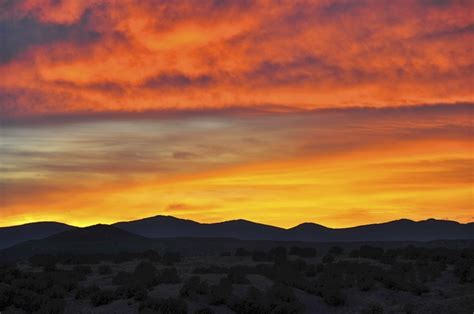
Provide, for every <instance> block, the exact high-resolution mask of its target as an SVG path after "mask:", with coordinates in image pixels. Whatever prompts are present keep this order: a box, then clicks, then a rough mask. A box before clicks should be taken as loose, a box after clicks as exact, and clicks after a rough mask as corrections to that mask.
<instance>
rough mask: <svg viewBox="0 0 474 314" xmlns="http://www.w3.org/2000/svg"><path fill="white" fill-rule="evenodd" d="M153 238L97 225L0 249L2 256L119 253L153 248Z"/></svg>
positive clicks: (0, 256)
mask: <svg viewBox="0 0 474 314" xmlns="http://www.w3.org/2000/svg"><path fill="white" fill-rule="evenodd" d="M154 242H156V241H154V240H152V239H148V238H146V237H143V236H140V235H136V234H133V233H130V232H127V231H125V230H122V229H119V228H116V227H113V226H109V225H94V226H90V227H86V228H75V229H72V230H68V231H64V232H60V233H58V234H55V235H52V236H49V237H47V238H44V239H41V240H30V241H25V242H22V243H20V244H17V245H14V246H12V247H9V248H7V249H4V250H2V251H0V258H8V257H15V258H19V257H27V256H31V255H34V254H46V253H47V254H51V253H74V254H79V253H117V252H125V251H136V250H144V249H148V248H152V247H154Z"/></svg>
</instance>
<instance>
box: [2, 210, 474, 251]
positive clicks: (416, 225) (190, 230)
mask: <svg viewBox="0 0 474 314" xmlns="http://www.w3.org/2000/svg"><path fill="white" fill-rule="evenodd" d="M64 230H68V231H65V232H61V231H64ZM53 233H56V235H52V234H53ZM51 235H52V236H51ZM48 236H49V237H48ZM45 237H48V238H47V239H45V240H47V244H48V245H47V247H49V248H52V249H54V250H55V251H60V250H61V249H64V250H68V249H69V248H74V249H78V250H80V249H81V248H86V247H88V246H96V247H97V251H100V250H101V249H108V250H110V249H117V250H118V249H120V248H124V249H125V248H127V245H128V247H145V246H146V245H152V244H150V243H151V242H150V241H151V239H150V238H208V239H212V238H216V239H217V238H234V239H240V240H273V241H305V242H355V241H359V242H361V241H371V242H373V241H434V240H465V239H467V240H468V239H474V223H468V224H461V223H458V222H455V221H447V220H435V219H428V220H423V221H418V222H415V221H412V220H408V219H401V220H396V221H391V222H386V223H380V224H371V225H364V226H358V227H352V228H341V229H333V228H328V227H325V226H321V225H318V224H314V223H303V224H300V225H298V226H296V227H293V228H290V229H283V228H278V227H274V226H269V225H264V224H259V223H254V222H251V221H247V220H241V219H240V220H232V221H225V222H220V223H210V224H205V223H198V222H195V221H192V220H185V219H179V218H175V217H171V216H155V217H150V218H145V219H140V220H135V221H129V222H119V223H116V224H113V225H111V226H108V225H96V226H92V227H87V228H76V227H72V226H68V225H64V224H59V223H37V224H28V225H21V226H16V227H8V228H0V240H1V244H2V246H3V247H4V248H5V247H8V246H12V245H14V244H18V242H20V241H22V240H33V239H38V238H45ZM168 242H170V241H168ZM156 243H157V242H156V241H155V242H153V245H156ZM170 243H171V242H170ZM39 244H41V245H43V244H44V243H43V242H38V241H29V242H27V243H26V244H25V243H21V244H19V245H16V246H15V247H19V246H22V245H27V246H28V245H29V246H31V249H33V248H34V245H39ZM0 248H1V247H0Z"/></svg>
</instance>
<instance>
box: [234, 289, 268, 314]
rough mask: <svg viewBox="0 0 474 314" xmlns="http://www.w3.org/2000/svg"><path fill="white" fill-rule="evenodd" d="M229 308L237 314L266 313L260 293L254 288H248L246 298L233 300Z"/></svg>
mask: <svg viewBox="0 0 474 314" xmlns="http://www.w3.org/2000/svg"><path fill="white" fill-rule="evenodd" d="M230 308H231V309H232V310H233V311H234V312H236V313H237V314H248V313H254V314H259V313H267V312H268V309H267V307H266V304H265V300H264V296H263V294H262V292H261V291H260V290H258V289H257V288H255V287H249V289H248V290H247V294H246V296H245V297H243V298H241V299H236V300H234V302H233V303H232V304H231V306H230Z"/></svg>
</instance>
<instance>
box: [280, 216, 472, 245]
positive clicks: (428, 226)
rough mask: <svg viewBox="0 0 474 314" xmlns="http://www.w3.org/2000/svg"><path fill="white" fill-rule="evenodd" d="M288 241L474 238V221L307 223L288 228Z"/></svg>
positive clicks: (405, 220)
mask: <svg viewBox="0 0 474 314" xmlns="http://www.w3.org/2000/svg"><path fill="white" fill-rule="evenodd" d="M286 239H287V240H298V241H320V242H326V241H328V242H352V241H433V240H440V239H443V240H458V239H474V223H468V224H461V223H458V222H455V221H449V220H436V219H428V220H422V221H418V222H416V221H413V220H409V219H401V220H395V221H390V222H386V223H380V224H371V225H364V226H357V227H351V228H341V229H332V228H326V227H324V226H321V225H316V224H311V223H305V224H301V225H298V226H296V227H294V228H291V229H288V231H287V234H286Z"/></svg>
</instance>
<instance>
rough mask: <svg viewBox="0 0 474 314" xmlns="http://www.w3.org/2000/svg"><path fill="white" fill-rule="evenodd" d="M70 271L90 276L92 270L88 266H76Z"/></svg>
mask: <svg viewBox="0 0 474 314" xmlns="http://www.w3.org/2000/svg"><path fill="white" fill-rule="evenodd" d="M72 271H73V272H75V273H80V274H84V275H89V274H92V268H91V267H90V266H89V265H78V266H74V267H73V268H72Z"/></svg>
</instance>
